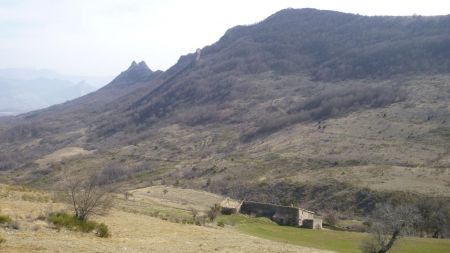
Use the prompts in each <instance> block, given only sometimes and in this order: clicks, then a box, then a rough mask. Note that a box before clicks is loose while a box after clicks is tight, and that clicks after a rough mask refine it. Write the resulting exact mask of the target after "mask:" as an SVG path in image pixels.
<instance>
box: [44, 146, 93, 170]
mask: <svg viewBox="0 0 450 253" xmlns="http://www.w3.org/2000/svg"><path fill="white" fill-rule="evenodd" d="M92 153H93V151H88V150H85V149H83V148H79V147H65V148H62V149H59V150H56V151H55V152H53V153H51V154H49V155H46V156H44V157H43V158H41V159H39V160H36V163H38V164H39V165H40V166H43V165H45V164H49V163H55V162H61V161H63V160H64V159H67V158H71V157H75V156H81V155H89V154H92Z"/></svg>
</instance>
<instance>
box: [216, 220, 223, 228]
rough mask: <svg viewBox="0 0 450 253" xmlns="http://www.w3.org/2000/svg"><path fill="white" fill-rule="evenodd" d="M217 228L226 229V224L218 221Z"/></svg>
mask: <svg viewBox="0 0 450 253" xmlns="http://www.w3.org/2000/svg"><path fill="white" fill-rule="evenodd" d="M217 226H219V227H225V223H224V222H223V221H218V222H217Z"/></svg>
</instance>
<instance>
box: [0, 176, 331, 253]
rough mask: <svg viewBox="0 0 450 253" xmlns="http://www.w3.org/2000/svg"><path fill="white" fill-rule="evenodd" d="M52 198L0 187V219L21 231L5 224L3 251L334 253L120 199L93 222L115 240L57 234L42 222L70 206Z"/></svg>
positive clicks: (0, 229) (0, 230) (0, 245)
mask: <svg viewBox="0 0 450 253" xmlns="http://www.w3.org/2000/svg"><path fill="white" fill-rule="evenodd" d="M173 191H175V190H173ZM23 196H27V197H23ZM30 196H32V197H30ZM51 196H52V194H50V193H46V192H43V191H36V190H34V189H29V188H23V187H11V186H4V185H0V215H8V216H9V217H10V218H11V220H12V221H14V223H15V227H16V228H10V227H8V226H4V224H0V238H3V239H4V240H5V241H3V242H1V243H0V252H5V253H6V252H7V253H29V252H45V253H55V252H59V253H72V252H73V253H78V252H89V253H91V252H92V253H94V252H96V253H98V252H133V253H139V252H142V253H144V252H161V253H165V252H191V253H198V252H205V253H206V252H224V253H225V252H227V253H232V252H248V253H260V252H284V253H330V252H328V251H323V250H318V249H312V248H307V247H302V246H299V245H292V244H284V243H281V242H273V241H270V240H267V239H263V238H260V237H255V236H251V235H247V234H244V233H242V232H239V231H237V230H236V229H235V228H233V227H226V228H221V227H218V226H216V225H214V224H206V225H205V226H197V225H192V224H181V223H176V222H171V221H169V220H164V219H162V217H150V216H149V215H148V213H150V212H154V211H159V212H160V215H164V216H165V217H166V216H168V217H171V216H177V217H179V216H178V215H179V214H180V213H179V212H181V210H179V209H175V208H173V207H166V206H160V205H158V204H157V203H155V204H152V203H150V202H148V203H147V202H145V203H143V204H142V205H140V204H139V201H134V200H132V201H125V200H120V199H117V203H116V204H117V206H116V208H113V209H112V210H111V211H110V212H109V213H108V214H107V215H106V216H96V217H92V219H93V220H95V221H97V222H103V223H105V224H107V225H108V226H109V228H110V231H111V233H112V236H111V237H110V238H99V237H97V236H95V235H94V234H93V233H81V232H75V231H70V230H66V229H61V230H58V229H55V227H54V226H52V225H51V224H49V223H48V222H46V221H44V220H42V219H39V217H40V216H42V215H46V214H48V213H50V212H55V211H60V210H67V211H69V212H70V207H68V206H67V205H65V204H63V203H54V202H53V199H52V198H51ZM201 196H203V195H201ZM139 197H140V196H139ZM149 208H150V209H149Z"/></svg>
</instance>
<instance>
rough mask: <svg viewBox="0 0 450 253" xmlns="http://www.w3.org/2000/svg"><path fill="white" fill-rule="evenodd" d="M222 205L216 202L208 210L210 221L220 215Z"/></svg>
mask: <svg viewBox="0 0 450 253" xmlns="http://www.w3.org/2000/svg"><path fill="white" fill-rule="evenodd" d="M220 210H221V207H220V205H219V204H217V203H216V204H214V206H212V207H211V208H210V209H209V211H208V218H209V220H210V221H214V220H215V219H216V217H217V216H218V215H219V213H220Z"/></svg>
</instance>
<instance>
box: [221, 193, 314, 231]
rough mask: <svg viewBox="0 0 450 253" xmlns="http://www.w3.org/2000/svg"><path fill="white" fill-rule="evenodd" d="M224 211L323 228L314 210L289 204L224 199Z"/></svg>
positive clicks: (312, 227) (299, 225) (280, 223)
mask: <svg viewBox="0 0 450 253" xmlns="http://www.w3.org/2000/svg"><path fill="white" fill-rule="evenodd" d="M221 206H222V213H223V214H232V213H242V214H246V215H251V216H256V217H267V218H269V219H271V220H273V221H274V222H276V223H277V224H279V225H287V226H295V227H304V228H311V229H321V228H322V220H321V219H319V218H316V217H315V216H314V212H311V211H308V210H305V209H302V208H296V207H289V206H280V205H273V204H267V203H260V202H254V201H242V203H239V202H237V201H234V202H232V201H231V200H229V199H227V200H224V201H222V204H221Z"/></svg>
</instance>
